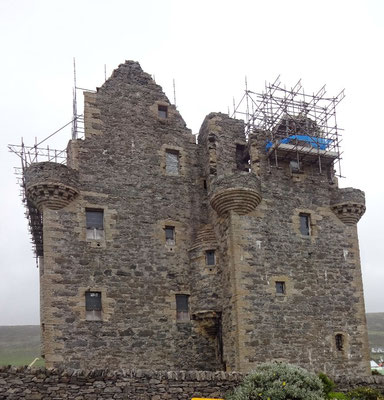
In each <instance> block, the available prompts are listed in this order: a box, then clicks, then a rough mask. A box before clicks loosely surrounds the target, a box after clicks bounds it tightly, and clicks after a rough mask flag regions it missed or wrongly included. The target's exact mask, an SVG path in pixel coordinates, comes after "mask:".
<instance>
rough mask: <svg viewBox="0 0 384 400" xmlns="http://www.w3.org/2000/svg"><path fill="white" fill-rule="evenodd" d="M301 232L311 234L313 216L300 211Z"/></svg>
mask: <svg viewBox="0 0 384 400" xmlns="http://www.w3.org/2000/svg"><path fill="white" fill-rule="evenodd" d="M299 217H300V233H301V234H302V235H303V236H310V235H311V216H310V215H309V214H304V213H300V214H299Z"/></svg>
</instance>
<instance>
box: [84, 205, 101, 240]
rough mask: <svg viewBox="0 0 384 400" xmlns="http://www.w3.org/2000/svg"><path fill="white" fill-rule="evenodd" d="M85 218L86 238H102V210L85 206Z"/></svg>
mask: <svg viewBox="0 0 384 400" xmlns="http://www.w3.org/2000/svg"><path fill="white" fill-rule="evenodd" d="M85 217H86V218H85V219H86V228H87V239H96V240H97V239H103V238H104V210H102V209H94V208H86V209H85Z"/></svg>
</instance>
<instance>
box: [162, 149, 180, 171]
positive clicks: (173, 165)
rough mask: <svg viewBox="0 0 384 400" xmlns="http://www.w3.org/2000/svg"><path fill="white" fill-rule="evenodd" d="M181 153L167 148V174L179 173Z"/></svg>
mask: <svg viewBox="0 0 384 400" xmlns="http://www.w3.org/2000/svg"><path fill="white" fill-rule="evenodd" d="M179 156H180V154H179V152H178V151H175V150H167V151H166V152H165V172H166V174H167V175H179V169H180V161H179V158H180V157H179Z"/></svg>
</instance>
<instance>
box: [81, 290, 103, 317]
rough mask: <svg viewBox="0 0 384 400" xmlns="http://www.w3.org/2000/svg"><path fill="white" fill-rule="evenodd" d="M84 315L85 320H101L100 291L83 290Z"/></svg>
mask: <svg viewBox="0 0 384 400" xmlns="http://www.w3.org/2000/svg"><path fill="white" fill-rule="evenodd" d="M85 317H86V320H87V321H100V320H101V292H85Z"/></svg>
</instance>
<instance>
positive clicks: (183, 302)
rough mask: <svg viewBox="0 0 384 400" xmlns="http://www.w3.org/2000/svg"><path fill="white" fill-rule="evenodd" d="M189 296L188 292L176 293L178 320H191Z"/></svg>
mask: <svg viewBox="0 0 384 400" xmlns="http://www.w3.org/2000/svg"><path fill="white" fill-rule="evenodd" d="M188 298H189V296H188V295H187V294H177V295H176V320H177V321H189V319H190V318H189V304H188Z"/></svg>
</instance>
